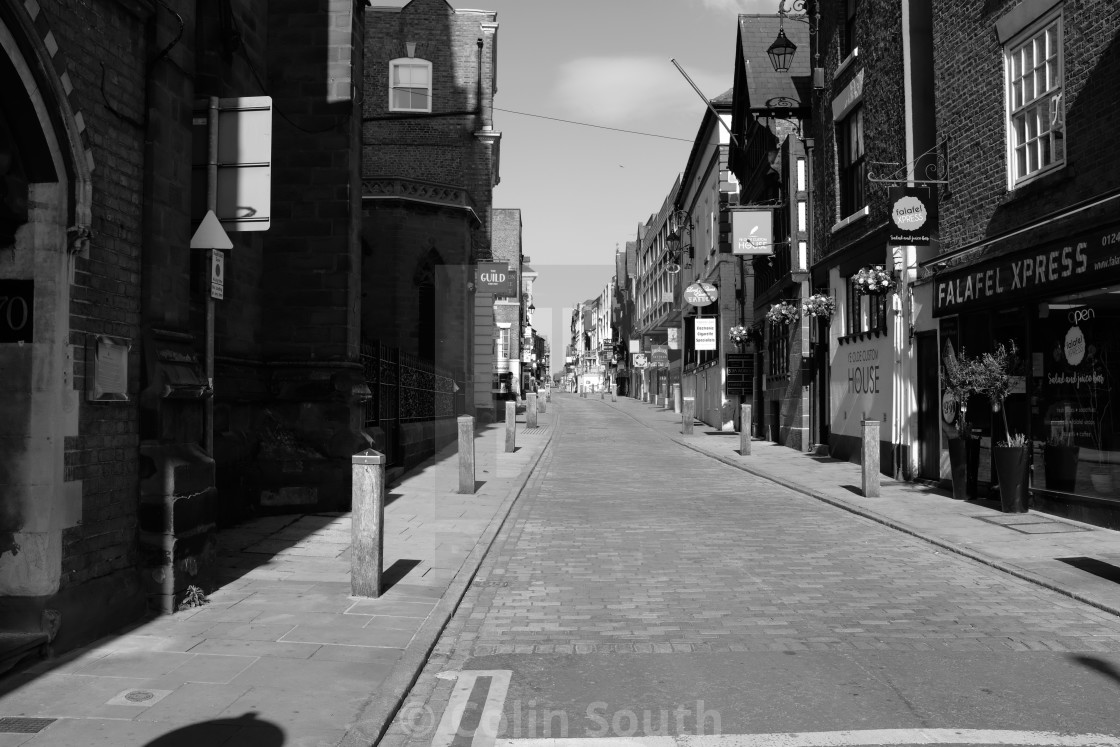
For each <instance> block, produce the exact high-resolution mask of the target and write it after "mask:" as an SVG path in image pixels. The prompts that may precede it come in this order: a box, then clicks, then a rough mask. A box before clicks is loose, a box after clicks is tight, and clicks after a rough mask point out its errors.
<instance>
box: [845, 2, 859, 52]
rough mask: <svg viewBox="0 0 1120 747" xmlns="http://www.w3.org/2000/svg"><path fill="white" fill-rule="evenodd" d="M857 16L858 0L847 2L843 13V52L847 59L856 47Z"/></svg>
mask: <svg viewBox="0 0 1120 747" xmlns="http://www.w3.org/2000/svg"><path fill="white" fill-rule="evenodd" d="M858 15H859V0H847V2H846V7H845V13H844V51H843V53H842V54H841V57H847V56H848V55H850V54H851V53H852V52H853V51H854V50H855V48H856V47H857V46H858V44H857V39H856V18H857V16H858Z"/></svg>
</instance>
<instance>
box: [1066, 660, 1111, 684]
mask: <svg viewBox="0 0 1120 747" xmlns="http://www.w3.org/2000/svg"><path fill="white" fill-rule="evenodd" d="M1070 658H1071V659H1073V660H1074V661H1075V662H1077V663H1078V664H1080V665H1081V666H1083V667H1085V668H1086V669H1092V670H1093V671H1094V672H1099V673H1101V674H1103V675H1104V676H1105V677H1108V678H1110V679H1112V681H1113V682H1116V683H1120V669H1117V668H1116V665H1115V664H1113V663H1112V662H1110V661H1105V660H1104V659H1101V658H1099V657H1096V656H1088V655H1087V654H1073V655H1072V656H1070Z"/></svg>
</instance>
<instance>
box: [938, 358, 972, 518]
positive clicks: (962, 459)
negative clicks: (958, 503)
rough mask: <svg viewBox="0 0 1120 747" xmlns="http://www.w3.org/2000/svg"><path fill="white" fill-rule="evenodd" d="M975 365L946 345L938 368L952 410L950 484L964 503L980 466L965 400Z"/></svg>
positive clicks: (956, 496) (956, 497) (970, 390)
mask: <svg viewBox="0 0 1120 747" xmlns="http://www.w3.org/2000/svg"><path fill="white" fill-rule="evenodd" d="M974 372H975V364H974V362H973V361H972V360H970V359H969V358H968V357H967V356H966V355H965V351H964V348H961V353H960V356H959V357H958V356H957V354H956V353H954V352H953V346H952V344H949V345H947V347H946V351H945V357H944V359H943V360H942V364H941V388H942V390H943V391H944V392H945V394H947V395H948V396H949V402H947V403H945V404H947V405H948V406H950V407H952V408H953V418H952V422H951V429H950V431H949V433H948V435H949V439H948V446H949V470H950V475H951V477H952V482H953V498H955V499H957V500H967V499H968V498H975V497H976V479H975V474H976V469H977V468H978V467H979V462H980V442H979V440H977V439H975V438H972V427H971V426H970V425H969V422H968V398H969V397H970V396H972V394H973V393H974V392H975V391H976V386H975V383H974V379H975V373H974Z"/></svg>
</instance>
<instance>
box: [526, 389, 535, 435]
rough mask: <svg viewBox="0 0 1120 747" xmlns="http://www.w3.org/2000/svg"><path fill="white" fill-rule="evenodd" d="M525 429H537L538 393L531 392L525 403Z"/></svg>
mask: <svg viewBox="0 0 1120 747" xmlns="http://www.w3.org/2000/svg"><path fill="white" fill-rule="evenodd" d="M525 427H526V428H536V427H537V394H536V392H529V396H528V399H527V400H526V402H525Z"/></svg>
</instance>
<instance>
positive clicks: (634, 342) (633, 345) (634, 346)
mask: <svg viewBox="0 0 1120 747" xmlns="http://www.w3.org/2000/svg"><path fill="white" fill-rule="evenodd" d="M630 352H631V353H640V352H642V340H641V338H639V337H632V338H631V339H630Z"/></svg>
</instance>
